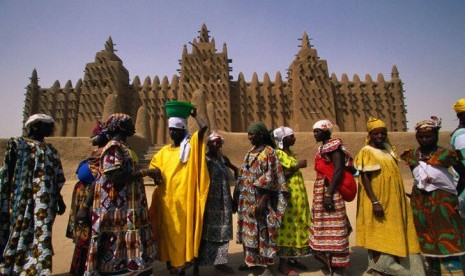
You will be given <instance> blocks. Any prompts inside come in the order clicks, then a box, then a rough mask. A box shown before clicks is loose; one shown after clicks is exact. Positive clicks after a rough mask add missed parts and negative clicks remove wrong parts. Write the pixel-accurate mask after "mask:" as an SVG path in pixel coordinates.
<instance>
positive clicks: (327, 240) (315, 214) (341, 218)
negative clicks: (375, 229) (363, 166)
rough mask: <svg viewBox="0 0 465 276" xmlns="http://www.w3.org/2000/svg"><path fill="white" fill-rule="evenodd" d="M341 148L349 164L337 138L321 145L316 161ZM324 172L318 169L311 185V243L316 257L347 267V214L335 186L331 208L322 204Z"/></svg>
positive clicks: (328, 157) (323, 160) (325, 178)
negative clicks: (332, 207)
mask: <svg viewBox="0 0 465 276" xmlns="http://www.w3.org/2000/svg"><path fill="white" fill-rule="evenodd" d="M336 150H342V151H343V152H344V153H345V157H346V160H345V161H346V164H345V165H346V166H350V165H352V158H351V157H350V155H349V153H348V152H347V151H346V150H345V148H344V146H343V145H342V141H341V140H340V139H330V140H329V141H328V142H326V143H325V144H323V145H321V146H320V147H319V149H318V152H317V153H316V156H315V164H317V163H318V162H331V159H330V156H329V154H330V153H331V152H334V151H336ZM328 184H329V183H328V181H327V176H325V174H324V172H319V171H317V174H316V181H315V184H314V186H313V205H312V210H311V213H312V224H311V227H310V247H311V248H312V250H313V254H314V255H315V257H316V258H317V259H319V260H320V261H322V262H323V263H325V264H326V266H327V267H328V269H330V268H331V267H341V268H342V267H347V266H349V264H350V262H349V261H350V255H349V234H350V231H349V220H348V218H347V214H346V206H345V202H344V200H343V199H342V195H341V194H340V192H339V191H338V190H337V189H335V190H334V194H333V205H334V211H333V212H327V211H326V210H325V208H324V206H323V196H324V193H325V190H326V186H327V185H328Z"/></svg>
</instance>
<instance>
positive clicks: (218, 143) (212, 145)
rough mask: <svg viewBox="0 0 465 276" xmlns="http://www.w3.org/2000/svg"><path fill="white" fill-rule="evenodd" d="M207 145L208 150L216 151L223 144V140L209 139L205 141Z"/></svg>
mask: <svg viewBox="0 0 465 276" xmlns="http://www.w3.org/2000/svg"><path fill="white" fill-rule="evenodd" d="M207 146H208V151H210V152H218V151H220V149H221V147H222V146H223V142H222V141H221V139H215V140H212V141H209V142H208V143H207Z"/></svg>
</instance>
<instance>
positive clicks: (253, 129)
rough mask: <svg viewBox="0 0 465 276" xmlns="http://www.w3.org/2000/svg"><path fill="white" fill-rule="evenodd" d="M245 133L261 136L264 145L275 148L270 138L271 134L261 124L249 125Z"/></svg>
mask: <svg viewBox="0 0 465 276" xmlns="http://www.w3.org/2000/svg"><path fill="white" fill-rule="evenodd" d="M247 132H248V133H255V134H261V135H263V141H264V142H265V144H267V145H268V146H270V147H272V148H275V147H276V145H275V143H274V140H273V137H271V133H270V132H269V131H268V129H267V128H266V126H265V124H264V123H263V122H256V123H253V124H251V125H250V126H249V127H248V128H247Z"/></svg>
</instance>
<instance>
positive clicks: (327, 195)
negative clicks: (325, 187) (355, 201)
mask: <svg viewBox="0 0 465 276" xmlns="http://www.w3.org/2000/svg"><path fill="white" fill-rule="evenodd" d="M325 196H326V197H332V196H333V194H330V193H325Z"/></svg>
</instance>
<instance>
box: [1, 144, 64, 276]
mask: <svg viewBox="0 0 465 276" xmlns="http://www.w3.org/2000/svg"><path fill="white" fill-rule="evenodd" d="M15 159H16V160H15ZM12 162H14V163H12ZM3 164H4V165H3V167H2V169H1V171H0V195H1V199H0V212H1V213H0V221H1V223H0V252H2V255H1V257H0V274H1V275H19V274H20V273H26V274H27V275H49V274H51V272H52V255H53V249H52V226H53V223H54V221H55V216H56V206H57V196H58V195H59V194H60V191H61V188H62V187H63V184H64V183H65V177H64V174H63V169H62V166H61V161H60V156H59V154H58V152H57V150H56V149H55V148H54V147H53V146H52V145H51V144H47V143H45V142H38V141H34V140H31V139H28V138H23V137H18V138H11V139H10V140H9V141H8V147H7V150H6V154H5V158H4V161H3Z"/></svg>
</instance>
